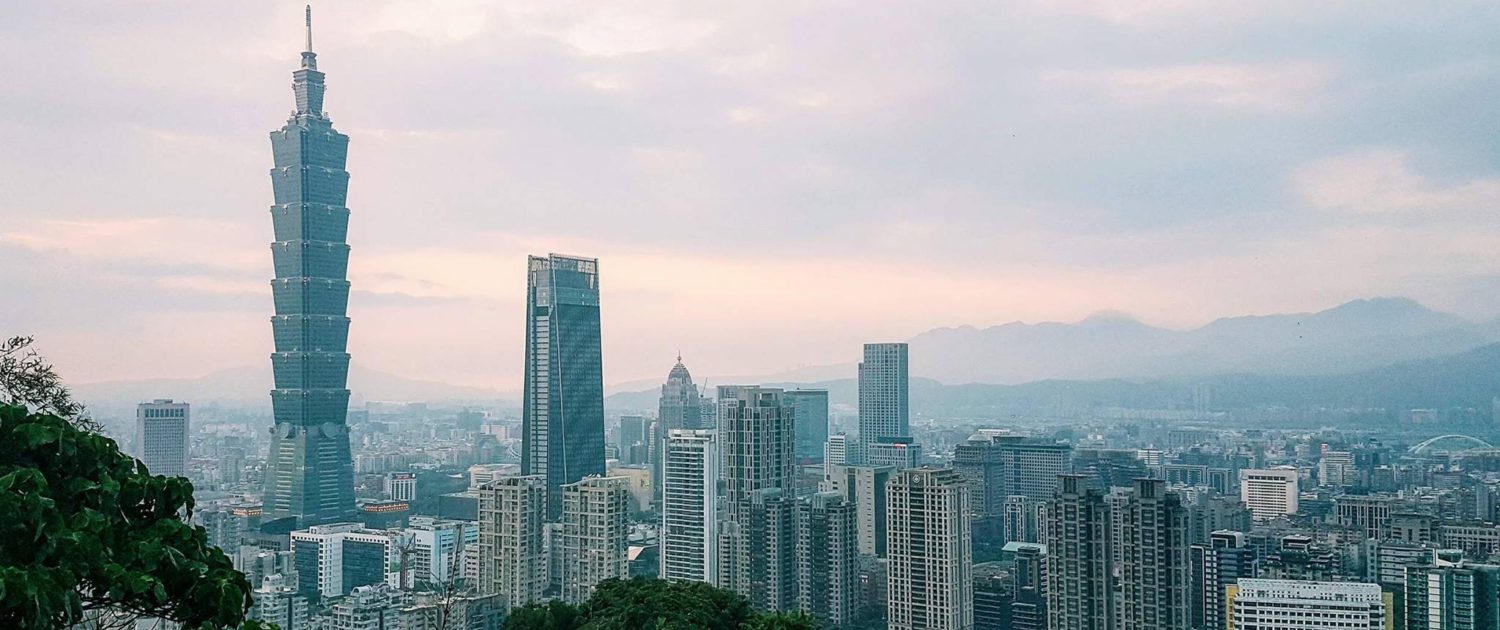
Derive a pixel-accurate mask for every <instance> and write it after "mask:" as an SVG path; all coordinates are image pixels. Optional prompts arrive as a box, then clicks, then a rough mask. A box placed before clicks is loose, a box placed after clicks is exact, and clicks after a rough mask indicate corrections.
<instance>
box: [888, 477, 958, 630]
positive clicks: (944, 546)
mask: <svg viewBox="0 0 1500 630" xmlns="http://www.w3.org/2000/svg"><path fill="white" fill-rule="evenodd" d="M886 493H887V496H888V499H887V500H888V501H889V506H890V519H889V520H888V524H889V528H888V530H887V537H886V538H887V542H886V549H887V560H888V571H889V573H888V576H889V577H888V580H889V585H888V589H889V592H888V598H889V603H888V607H887V613H886V619H887V623H888V624H889V625H888V627H889V628H891V630H916V629H918V628H925V629H931V630H968V629H970V628H972V627H973V626H974V573H973V556H972V543H973V541H972V540H971V538H970V535H971V534H970V532H971V530H970V523H969V490H968V488H967V486H966V483H965V481H964V477H963V475H960V474H958V473H957V472H954V471H953V470H952V469H951V468H917V469H911V470H904V471H901V472H898V473H896V475H895V476H894V477H892V478H891V480H890V481H889V482H888V483H887V484H886Z"/></svg>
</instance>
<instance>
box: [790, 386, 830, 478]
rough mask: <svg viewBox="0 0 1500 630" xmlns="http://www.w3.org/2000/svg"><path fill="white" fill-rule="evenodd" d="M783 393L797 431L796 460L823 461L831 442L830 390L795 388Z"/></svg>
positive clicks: (794, 451)
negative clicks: (829, 424) (825, 446)
mask: <svg viewBox="0 0 1500 630" xmlns="http://www.w3.org/2000/svg"><path fill="white" fill-rule="evenodd" d="M784 397H785V400H786V401H787V404H788V405H789V406H790V407H791V408H792V426H794V427H795V428H796V432H797V437H796V440H795V442H796V446H795V447H794V450H793V453H794V455H795V456H796V458H797V461H799V462H814V463H818V462H821V461H822V460H823V446H824V445H825V444H826V443H827V442H828V390H826V389H793V390H788V391H787V392H786V393H785V394H784Z"/></svg>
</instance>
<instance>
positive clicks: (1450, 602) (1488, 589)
mask: <svg viewBox="0 0 1500 630" xmlns="http://www.w3.org/2000/svg"><path fill="white" fill-rule="evenodd" d="M1405 621H1406V630H1478V629H1480V628H1495V627H1500V567H1497V566H1495V565H1489V564H1471V563H1463V562H1460V563H1451V562H1442V561H1439V562H1437V563H1435V564H1423V565H1415V566H1410V567H1407V569H1406V620H1405Z"/></svg>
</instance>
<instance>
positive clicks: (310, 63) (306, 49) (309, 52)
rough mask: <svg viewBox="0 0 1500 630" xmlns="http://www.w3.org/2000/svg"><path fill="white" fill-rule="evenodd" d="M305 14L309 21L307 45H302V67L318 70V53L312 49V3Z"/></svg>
mask: <svg viewBox="0 0 1500 630" xmlns="http://www.w3.org/2000/svg"><path fill="white" fill-rule="evenodd" d="M303 15H304V18H305V20H306V23H307V45H306V46H303V47H302V67H303V68H304V69H307V70H317V69H318V54H317V53H315V52H313V49H312V5H310V4H309V5H307V9H306V12H305V13H304V14H303Z"/></svg>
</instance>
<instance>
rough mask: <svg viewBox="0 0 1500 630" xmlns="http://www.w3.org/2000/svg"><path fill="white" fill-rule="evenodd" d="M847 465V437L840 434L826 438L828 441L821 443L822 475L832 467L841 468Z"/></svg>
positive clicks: (826, 473) (825, 474)
mask: <svg viewBox="0 0 1500 630" xmlns="http://www.w3.org/2000/svg"><path fill="white" fill-rule="evenodd" d="M848 463H849V436H847V435H845V434H843V433H840V434H838V435H830V436H828V441H826V442H824V443H823V475H824V476H827V475H828V471H829V470H831V469H832V467H834V466H843V465H845V464H848Z"/></svg>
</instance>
